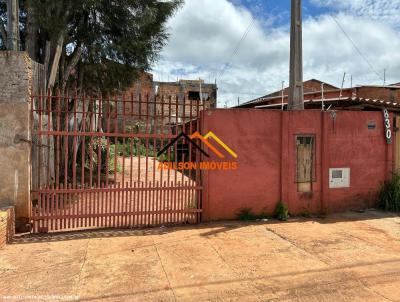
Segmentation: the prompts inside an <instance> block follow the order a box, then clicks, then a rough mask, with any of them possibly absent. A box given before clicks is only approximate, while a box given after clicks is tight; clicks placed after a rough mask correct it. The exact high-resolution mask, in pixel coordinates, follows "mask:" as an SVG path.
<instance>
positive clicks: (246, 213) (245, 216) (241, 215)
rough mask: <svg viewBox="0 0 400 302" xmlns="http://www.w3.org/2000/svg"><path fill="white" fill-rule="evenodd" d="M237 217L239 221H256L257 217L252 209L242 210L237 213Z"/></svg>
mask: <svg viewBox="0 0 400 302" xmlns="http://www.w3.org/2000/svg"><path fill="white" fill-rule="evenodd" d="M236 217H237V219H239V220H245V221H248V220H256V215H254V213H253V211H252V210H251V209H250V208H242V209H240V210H239V211H238V212H237V213H236Z"/></svg>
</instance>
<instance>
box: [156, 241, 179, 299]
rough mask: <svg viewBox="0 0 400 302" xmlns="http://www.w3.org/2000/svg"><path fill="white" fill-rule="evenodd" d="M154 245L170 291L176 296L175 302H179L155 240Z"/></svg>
mask: <svg viewBox="0 0 400 302" xmlns="http://www.w3.org/2000/svg"><path fill="white" fill-rule="evenodd" d="M153 243H154V248H155V250H156V253H157V256H158V259H159V260H160V264H161V267H162V269H163V272H164V275H165V278H166V279H167V281H168V286H169V288H170V289H171V291H172V295H173V296H174V301H177V299H176V294H175V291H174V288H173V287H172V285H171V280H169V278H168V274H167V271H166V270H165V267H164V264H163V262H162V259H161V256H160V253H159V252H158V248H157V243H156V242H155V240H154V239H153Z"/></svg>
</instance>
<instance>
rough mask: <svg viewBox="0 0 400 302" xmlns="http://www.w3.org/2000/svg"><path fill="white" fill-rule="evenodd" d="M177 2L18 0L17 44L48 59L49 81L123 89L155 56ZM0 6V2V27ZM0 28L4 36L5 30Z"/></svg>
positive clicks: (65, 85) (36, 56) (0, 16)
mask: <svg viewBox="0 0 400 302" xmlns="http://www.w3.org/2000/svg"><path fill="white" fill-rule="evenodd" d="M9 1H11V0H9ZM14 1H15V0H14ZM181 4H182V0H171V1H165V0H120V1H110V0H20V8H21V14H20V15H21V16H22V17H23V19H24V24H22V25H21V28H23V33H22V35H21V45H25V49H26V50H27V52H28V53H29V55H30V56H31V58H32V59H33V60H35V61H38V62H40V63H44V64H46V65H47V64H48V66H47V69H48V70H49V74H48V78H49V84H50V86H54V87H58V88H61V89H65V88H78V89H85V90H92V91H103V92H104V91H108V92H110V91H113V90H115V89H118V90H120V89H124V88H125V87H126V86H128V85H130V84H131V83H132V81H133V80H134V79H135V78H136V76H137V74H138V72H139V71H144V70H148V69H149V68H150V66H151V64H152V63H153V62H154V61H155V59H156V58H157V56H158V54H159V52H160V50H161V49H162V47H163V46H164V45H165V43H166V41H167V38H168V35H167V32H166V27H165V25H166V22H167V20H168V18H169V17H170V16H171V15H172V14H173V13H174V12H175V11H176V9H177V8H178V7H179V6H180V5H181ZM4 9H5V7H4V5H0V20H1V21H2V22H1V23H0V30H1V28H2V26H1V25H2V24H4V21H5V20H4ZM1 32H2V33H1V38H2V39H1V40H3V38H4V37H3V34H5V35H7V33H6V32H5V33H3V31H2V30H1ZM3 45H4V43H0V47H4V46H3ZM46 49H47V51H46Z"/></svg>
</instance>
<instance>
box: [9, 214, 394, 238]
mask: <svg viewBox="0 0 400 302" xmlns="http://www.w3.org/2000/svg"><path fill="white" fill-rule="evenodd" d="M398 216H399V214H395V213H388V212H383V211H378V210H368V211H350V212H345V213H338V214H331V215H328V216H316V217H308V218H307V217H292V218H290V219H288V220H287V221H279V220H276V219H265V220H257V221H233V220H232V221H219V222H209V223H201V224H197V225H165V226H157V227H146V228H134V229H130V228H108V229H92V230H79V231H68V232H53V233H48V234H19V235H17V236H16V237H15V238H14V240H13V242H12V244H28V243H36V242H57V241H68V240H79V239H90V238H110V237H130V236H154V235H163V234H168V233H173V232H177V231H181V230H184V229H197V230H201V229H208V231H207V232H205V233H200V236H213V235H217V234H219V233H224V232H227V231H231V230H234V229H239V228H242V227H246V226H249V225H263V224H266V225H267V224H277V223H294V222H299V221H302V222H306V221H313V222H316V223H320V224H331V223H337V222H346V221H362V220H373V219H382V218H392V217H398ZM210 228H212V230H209V229H210Z"/></svg>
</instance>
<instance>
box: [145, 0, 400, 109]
mask: <svg viewBox="0 0 400 302" xmlns="http://www.w3.org/2000/svg"><path fill="white" fill-rule="evenodd" d="M168 32H169V34H170V37H169V41H168V44H167V45H166V46H165V47H164V49H163V50H162V52H161V55H160V58H159V60H158V61H157V63H155V64H154V66H153V71H152V72H153V74H154V79H155V80H157V81H176V80H177V79H199V78H201V79H203V80H204V81H206V82H211V83H214V82H215V81H216V82H217V85H218V107H224V106H228V107H230V106H234V105H237V103H238V102H240V103H243V102H245V101H249V100H252V99H255V98H257V97H260V96H263V95H265V94H267V93H270V92H274V91H277V90H280V89H281V86H282V81H285V84H286V85H285V86H287V85H288V81H289V44H290V43H289V38H290V0H186V1H185V4H184V6H183V7H182V8H181V9H180V10H179V11H178V12H177V13H176V14H175V15H174V16H173V17H171V19H170V20H169V22H168ZM303 69H304V70H303V71H304V80H308V79H312V78H315V79H319V80H321V81H324V82H327V83H330V84H333V85H336V86H339V87H340V86H341V83H342V80H343V74H344V73H346V77H345V82H344V86H345V87H350V85H351V78H352V83H353V85H360V84H376V85H382V84H383V83H384V73H385V72H384V70H386V84H392V83H398V82H400V0H303Z"/></svg>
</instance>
